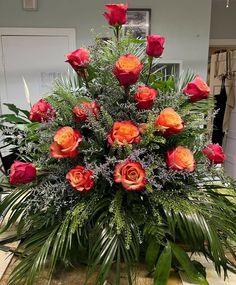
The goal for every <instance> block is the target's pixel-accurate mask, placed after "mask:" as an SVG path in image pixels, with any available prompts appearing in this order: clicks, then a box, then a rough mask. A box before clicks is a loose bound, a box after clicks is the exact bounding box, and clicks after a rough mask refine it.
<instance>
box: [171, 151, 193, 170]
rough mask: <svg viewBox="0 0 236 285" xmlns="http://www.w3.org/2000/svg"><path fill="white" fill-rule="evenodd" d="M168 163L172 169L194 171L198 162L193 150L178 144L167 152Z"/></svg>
mask: <svg viewBox="0 0 236 285" xmlns="http://www.w3.org/2000/svg"><path fill="white" fill-rule="evenodd" d="M166 165H167V166H168V167H169V168H171V169H172V170H177V171H181V170H184V171H187V172H192V171H194V169H195V166H196V163H195V160H194V157H193V154H192V152H191V150H189V149H188V148H186V147H183V146H178V147H176V148H175V149H173V150H169V151H168V152H167V158H166Z"/></svg>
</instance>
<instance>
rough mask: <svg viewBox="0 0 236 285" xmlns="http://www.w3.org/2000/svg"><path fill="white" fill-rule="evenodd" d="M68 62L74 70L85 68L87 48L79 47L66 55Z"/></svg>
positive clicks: (87, 56)
mask: <svg viewBox="0 0 236 285" xmlns="http://www.w3.org/2000/svg"><path fill="white" fill-rule="evenodd" d="M66 57H67V60H66V62H69V64H70V65H71V66H72V68H73V69H74V70H75V71H79V70H80V69H81V68H86V67H87V66H88V64H89V50H87V49H85V48H79V49H77V50H75V51H72V52H71V53H68V54H67V55H66Z"/></svg>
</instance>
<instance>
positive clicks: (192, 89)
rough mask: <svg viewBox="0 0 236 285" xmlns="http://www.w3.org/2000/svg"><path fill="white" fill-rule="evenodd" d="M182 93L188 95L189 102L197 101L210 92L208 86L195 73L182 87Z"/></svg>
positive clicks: (204, 97)
mask: <svg viewBox="0 0 236 285" xmlns="http://www.w3.org/2000/svg"><path fill="white" fill-rule="evenodd" d="M183 93H184V94H185V95H187V96H188V97H189V100H190V101H191V102H197V101H199V100H202V99H207V98H208V96H209V93H210V88H209V87H208V85H207V84H206V82H205V81H203V80H202V78H201V77H200V76H199V75H197V76H196V77H195V79H194V80H193V81H191V82H189V83H188V84H187V85H186V86H185V87H184V89H183Z"/></svg>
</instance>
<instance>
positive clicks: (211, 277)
mask: <svg viewBox="0 0 236 285" xmlns="http://www.w3.org/2000/svg"><path fill="white" fill-rule="evenodd" d="M7 246H9V247H11V248H12V249H14V248H16V247H17V246H18V243H17V242H14V243H10V244H8V245H7ZM194 259H195V260H198V261H199V262H201V263H202V264H203V266H205V267H206V269H207V279H208V281H209V285H236V275H235V274H232V273H229V280H226V281H224V280H223V279H222V278H219V277H218V276H217V274H216V273H215V271H214V268H213V265H212V263H209V262H207V261H206V260H205V259H204V257H203V256H199V255H196V256H194ZM16 262H17V261H16V258H15V257H12V255H11V254H9V252H4V251H3V250H0V285H6V284H7V280H8V278H9V275H10V273H11V271H12V269H13V268H14V266H15V264H16ZM85 272H86V270H85V268H84V270H83V268H82V270H81V269H80V270H79V271H78V270H72V271H58V272H57V273H56V274H55V276H54V278H53V279H52V282H51V285H81V284H83V280H84V278H85ZM114 274H115V273H113V274H111V275H110V277H109V279H108V282H107V283H106V285H110V284H114V283H113V279H114ZM181 277H182V280H183V281H181V279H180V277H179V275H178V274H177V273H175V272H171V275H170V278H169V282H168V285H194V284H193V283H188V282H187V281H185V277H184V275H183V274H181ZM47 284H48V283H47V277H46V274H42V276H41V277H40V279H39V281H38V282H37V283H36V285H47ZM152 284H153V280H152V279H151V278H148V277H147V272H146V271H145V267H144V265H140V266H139V267H138V268H137V276H136V282H135V284H134V285H152ZM88 285H93V280H91V282H90V283H88ZM121 285H127V280H126V279H125V277H124V278H122V282H121Z"/></svg>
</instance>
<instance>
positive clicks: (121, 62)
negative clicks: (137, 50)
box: [113, 54, 143, 86]
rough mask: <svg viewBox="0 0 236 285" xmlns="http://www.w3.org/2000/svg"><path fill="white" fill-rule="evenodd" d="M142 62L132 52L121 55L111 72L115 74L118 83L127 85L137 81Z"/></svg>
mask: <svg viewBox="0 0 236 285" xmlns="http://www.w3.org/2000/svg"><path fill="white" fill-rule="evenodd" d="M142 67H143V64H142V63H141V62H140V60H139V59H138V57H137V56H135V55H133V54H126V55H122V56H121V57H120V58H119V59H118V60H117V62H116V63H115V66H114V68H113V74H114V75H115V76H116V78H117V79H118V81H119V82H120V85H122V86H129V85H132V84H135V83H136V82H137V81H138V78H139V75H140V71H141V69H142Z"/></svg>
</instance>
